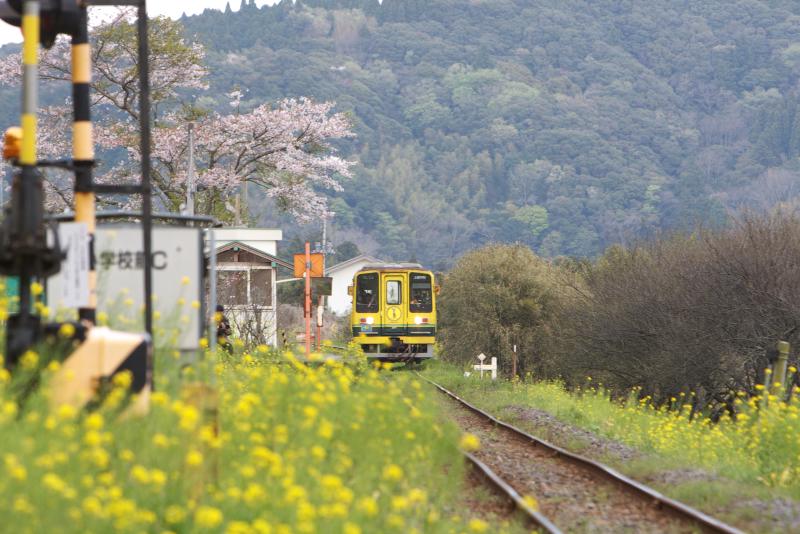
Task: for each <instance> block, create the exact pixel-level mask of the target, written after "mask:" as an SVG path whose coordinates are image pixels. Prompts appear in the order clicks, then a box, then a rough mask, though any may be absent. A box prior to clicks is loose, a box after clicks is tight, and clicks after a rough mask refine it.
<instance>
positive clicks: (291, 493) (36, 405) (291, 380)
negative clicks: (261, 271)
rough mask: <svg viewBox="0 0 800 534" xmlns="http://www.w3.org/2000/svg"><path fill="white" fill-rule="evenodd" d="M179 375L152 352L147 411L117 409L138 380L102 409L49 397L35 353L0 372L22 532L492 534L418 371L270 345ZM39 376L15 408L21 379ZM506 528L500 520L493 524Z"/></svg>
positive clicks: (10, 524) (13, 503)
mask: <svg viewBox="0 0 800 534" xmlns="http://www.w3.org/2000/svg"><path fill="white" fill-rule="evenodd" d="M220 357H224V358H223V359H221V360H219V361H218V362H216V363H215V360H216V359H215V358H212V357H211V355H209V356H208V358H207V359H206V360H205V362H204V363H200V364H197V365H193V366H189V367H184V368H183V369H179V367H178V365H177V364H176V361H177V360H174V359H172V357H171V356H169V355H168V354H160V355H159V358H158V362H159V367H158V385H159V391H157V392H155V393H153V394H152V397H151V409H150V412H149V414H147V415H146V416H122V417H120V416H119V415H118V414H119V411H120V408H121V407H123V406H124V402H125V390H126V388H127V386H128V384H129V381H130V376H129V375H126V374H124V373H123V374H121V375H118V376H117V377H116V378H115V380H114V389H113V391H111V393H110V394H109V396H108V397H107V400H106V401H105V403H104V404H103V405H102V406H101V407H100V408H99V409H98V410H96V411H93V412H85V411H79V410H76V409H75V408H72V407H70V406H66V405H61V406H55V405H52V403H51V402H50V400H49V397H48V395H47V383H48V381H49V380H50V377H51V376H52V375H53V373H56V372H58V369H59V366H58V364H57V363H53V362H50V363H47V362H46V359H47V358H46V356H45V355H38V354H36V353H33V352H31V353H28V354H27V355H26V356H25V357H23V359H22V361H21V363H20V367H19V368H18V369H17V371H16V372H15V374H14V376H13V378H12V377H11V376H9V374H8V373H7V371H5V370H0V435H1V436H2V440H0V458H2V469H3V470H4V476H3V477H2V481H0V494H1V495H2V496H3V498H2V499H0V511H2V514H3V517H4V525H5V528H6V529H7V530H9V531H17V532H26V531H32V532H46V531H60V532H85V531H87V530H94V531H100V532H105V531H110V530H114V531H118V532H142V531H165V530H169V531H173V532H206V531H208V532H229V533H237V532H262V533H267V532H272V533H287V532H309V533H310V532H319V531H325V532H342V533H347V534H357V533H362V532H363V533H366V532H409V531H410V530H413V529H416V530H418V531H425V532H450V531H453V530H454V529H455V530H458V531H471V532H485V531H488V524H489V523H488V521H491V518H488V517H484V518H479V517H475V516H472V515H471V514H466V515H464V513H463V511H462V510H461V508H460V506H459V504H458V503H459V496H458V493H459V491H460V490H461V483H462V476H463V473H464V466H463V464H462V461H461V457H460V455H459V453H458V450H457V446H456V443H458V435H457V434H456V433H455V427H453V426H450V425H442V424H441V422H440V421H439V415H438V414H437V412H436V411H435V409H434V408H433V407H432V405H431V404H430V403H429V402H427V397H428V393H427V392H425V391H423V387H422V386H421V384H420V382H419V381H418V380H415V379H414V378H412V376H411V375H398V376H395V377H393V379H392V380H390V381H387V380H385V377H383V376H381V373H380V372H379V371H377V370H375V369H371V368H368V367H367V366H366V364H360V363H358V360H356V361H355V362H354V363H352V364H343V363H340V362H334V361H327V362H322V361H321V359H320V363H319V364H318V365H317V366H316V367H309V366H307V365H305V364H302V363H300V362H298V361H297V360H295V359H294V358H293V357H292V356H291V355H280V354H277V353H272V352H270V351H268V350H267V349H266V347H262V348H260V349H258V350H254V351H251V352H247V351H244V352H243V353H241V354H240V353H238V352H237V355H236V357H233V356H230V355H227V353H221V354H220ZM33 373H41V374H42V377H43V382H42V387H41V388H40V389H38V390H37V392H36V393H35V394H34V395H33V396H31V397H30V398H28V399H27V401H26V402H25V403H24V405H22V406H20V405H19V403H18V402H17V397H16V396H13V395H12V392H14V391H16V389H17V388H16V384H17V381H18V380H23V379H25V378H26V377H28V376H30V375H31V374H33ZM498 526H499V525H495V526H494V527H493V530H495V528H497V527H498Z"/></svg>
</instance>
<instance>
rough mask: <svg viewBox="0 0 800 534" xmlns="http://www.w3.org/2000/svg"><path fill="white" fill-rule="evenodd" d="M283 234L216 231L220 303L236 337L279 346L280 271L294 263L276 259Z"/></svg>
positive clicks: (260, 230) (264, 230)
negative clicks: (278, 271) (278, 292)
mask: <svg viewBox="0 0 800 534" xmlns="http://www.w3.org/2000/svg"><path fill="white" fill-rule="evenodd" d="M281 239H283V232H282V231H281V230H277V229H271V228H219V229H215V230H214V240H215V254H216V263H217V270H216V282H217V303H219V304H222V305H223V306H224V307H225V315H226V317H227V318H228V320H229V321H230V323H231V326H232V327H233V329H234V331H235V335H236V336H237V337H240V338H242V339H243V340H246V341H248V342H253V343H264V344H267V345H273V346H274V345H276V344H277V325H278V317H277V309H278V302H277V285H276V282H277V279H278V276H277V274H278V273H277V270H278V269H279V268H285V269H289V270H291V269H292V268H293V266H292V264H290V263H288V262H286V261H283V260H281V259H280V258H278V257H277V256H276V252H277V243H278V241H280V240H281Z"/></svg>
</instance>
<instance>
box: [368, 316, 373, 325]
mask: <svg viewBox="0 0 800 534" xmlns="http://www.w3.org/2000/svg"><path fill="white" fill-rule="evenodd" d="M374 323H375V318H374V317H367V324H374Z"/></svg>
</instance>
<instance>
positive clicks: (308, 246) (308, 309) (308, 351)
mask: <svg viewBox="0 0 800 534" xmlns="http://www.w3.org/2000/svg"><path fill="white" fill-rule="evenodd" d="M305 277H306V299H305V316H306V359H310V358H311V243H308V242H306V272H305Z"/></svg>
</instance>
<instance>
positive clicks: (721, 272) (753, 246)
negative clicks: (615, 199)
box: [564, 215, 800, 402]
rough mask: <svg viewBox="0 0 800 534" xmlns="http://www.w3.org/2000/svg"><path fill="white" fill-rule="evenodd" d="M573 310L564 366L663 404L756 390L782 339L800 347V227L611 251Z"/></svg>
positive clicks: (744, 225) (766, 224)
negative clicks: (690, 394)
mask: <svg viewBox="0 0 800 534" xmlns="http://www.w3.org/2000/svg"><path fill="white" fill-rule="evenodd" d="M585 282H586V286H587V287H588V291H585V290H582V291H576V292H575V293H576V295H578V297H579V298H578V300H577V301H576V304H577V305H576V306H574V308H573V309H571V310H570V312H569V319H570V320H569V331H568V333H567V336H566V337H567V338H572V340H573V344H572V345H571V346H570V347H569V349H568V350H564V357H565V364H566V365H567V367H569V368H572V369H575V370H578V369H580V370H583V371H585V372H586V373H592V374H600V375H601V376H602V377H603V379H604V380H606V381H607V382H608V383H609V384H610V385H613V386H615V387H618V388H630V387H633V386H643V388H644V392H645V393H648V394H653V393H655V394H657V395H660V396H661V397H667V396H671V395H675V394H677V393H679V392H681V391H688V390H695V391H699V392H701V393H702V392H705V393H706V394H707V396H710V397H712V398H716V399H717V400H718V401H721V400H726V402H728V401H730V391H732V390H738V389H742V390H746V391H748V392H750V393H754V391H755V390H754V386H755V385H756V384H757V383H759V382H761V381H762V380H763V376H762V374H763V369H764V368H765V367H766V366H767V365H768V360H767V357H766V352H767V350H768V349H770V348H772V347H774V346H775V343H776V342H777V341H778V340H786V341H789V342H792V343H793V344H796V343H797V342H798V341H800V338H799V336H798V334H800V332H798V329H797V327H798V325H799V324H800V302H798V299H797V296H798V295H800V220H798V219H797V218H795V217H789V216H785V215H774V216H771V217H767V218H756V217H745V218H743V219H741V220H739V221H736V222H735V223H734V224H733V226H732V227H731V228H730V229H727V230H724V231H719V232H709V231H702V232H697V233H695V234H694V235H691V236H688V237H675V238H672V239H666V240H661V241H654V242H651V243H647V244H642V245H639V246H635V247H633V248H631V249H629V250H625V249H623V248H621V247H612V248H611V249H609V250H608V251H607V252H606V253H605V254H604V255H603V256H602V257H601V258H600V259H599V260H598V261H597V262H596V264H595V265H593V266H592V267H590V268H589V269H588V270H587V271H586V273H585Z"/></svg>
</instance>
